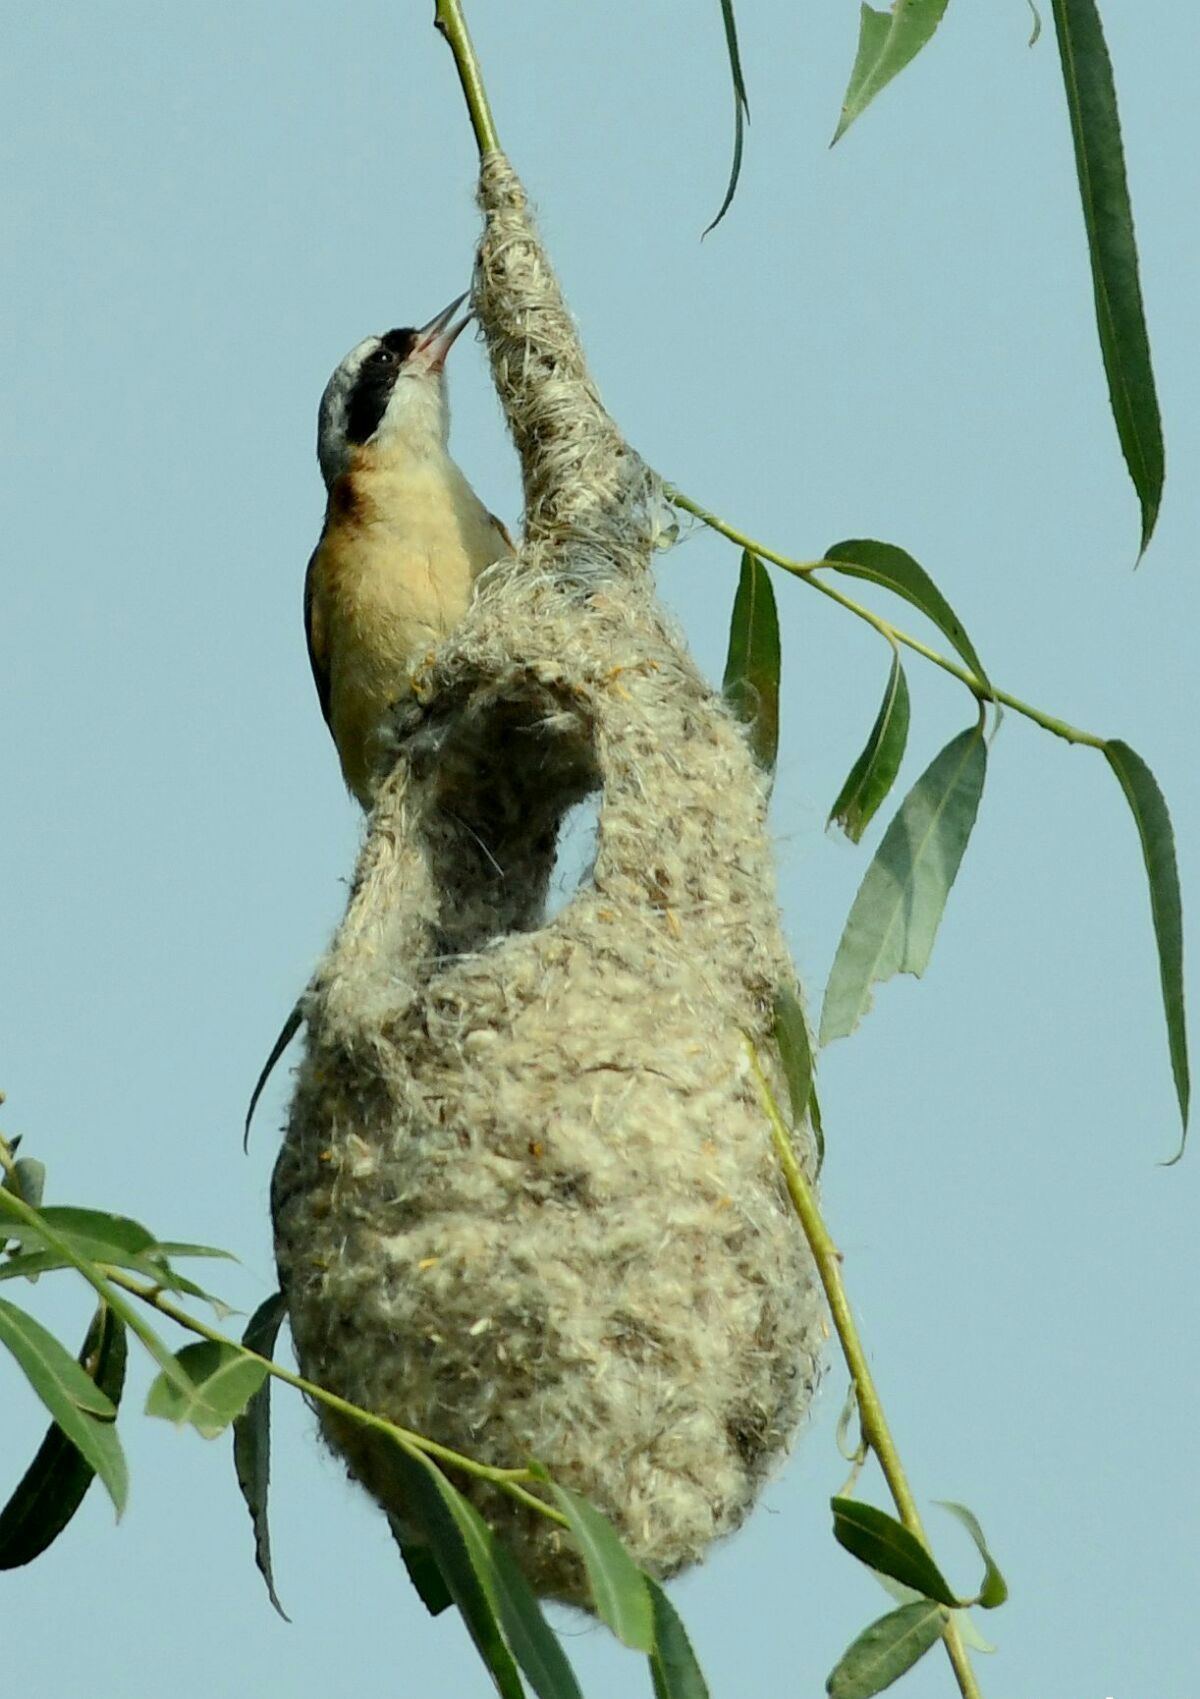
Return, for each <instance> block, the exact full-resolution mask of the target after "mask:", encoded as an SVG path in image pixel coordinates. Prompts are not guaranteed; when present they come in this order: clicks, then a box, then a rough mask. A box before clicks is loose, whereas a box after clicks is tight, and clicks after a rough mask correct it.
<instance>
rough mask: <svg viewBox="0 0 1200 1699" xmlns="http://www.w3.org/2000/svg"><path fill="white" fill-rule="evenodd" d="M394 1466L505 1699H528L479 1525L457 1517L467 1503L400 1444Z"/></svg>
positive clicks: (433, 1468)
mask: <svg viewBox="0 0 1200 1699" xmlns="http://www.w3.org/2000/svg"><path fill="white" fill-rule="evenodd" d="M394 1461H395V1465H396V1469H397V1472H398V1473H399V1475H400V1477H401V1479H402V1480H403V1482H404V1493H405V1499H406V1502H407V1503H408V1504H409V1505H410V1506H411V1507H412V1511H413V1514H414V1517H415V1519H416V1520H417V1521H418V1522H419V1524H420V1527H421V1531H422V1533H423V1534H424V1535H425V1537H426V1539H427V1540H428V1541H429V1544H430V1547H431V1548H432V1551H433V1555H434V1558H435V1560H436V1562H437V1566H438V1568H439V1569H440V1570H441V1573H442V1578H443V1580H444V1581H445V1583H446V1586H447V1588H448V1589H449V1591H450V1594H451V1596H452V1598H453V1599H454V1602H455V1604H456V1605H457V1606H458V1608H459V1611H460V1613H461V1615H462V1619H463V1621H464V1622H465V1623H466V1625H467V1632H468V1633H469V1634H470V1636H471V1639H472V1640H473V1641H474V1642H475V1649H476V1651H477V1652H478V1653H479V1656H480V1657H481V1658H482V1659H483V1663H484V1667H485V1668H486V1669H487V1671H488V1674H489V1675H490V1676H491V1678H492V1682H493V1684H494V1686H495V1688H496V1691H497V1692H498V1693H499V1694H500V1695H501V1699H524V1695H525V1689H524V1685H523V1683H522V1681H521V1677H520V1673H519V1672H518V1670H517V1666H516V1664H515V1662H514V1661H513V1656H512V1653H511V1652H510V1651H509V1648H508V1644H507V1642H506V1640H505V1638H504V1633H503V1630H502V1629H501V1627H500V1619H499V1615H498V1607H497V1605H496V1603H494V1602H493V1600H494V1594H493V1593H492V1592H490V1591H489V1588H491V1586H492V1577H491V1571H490V1565H489V1563H488V1561H487V1559H486V1558H485V1556H484V1555H483V1554H482V1553H481V1551H480V1547H479V1542H478V1539H477V1537H476V1532H477V1531H476V1530H475V1525H474V1524H473V1523H472V1522H471V1521H470V1519H469V1518H466V1517H463V1518H462V1519H461V1520H460V1517H459V1515H458V1514H456V1512H457V1509H458V1506H459V1505H460V1504H461V1503H462V1502H463V1500H462V1496H461V1494H459V1493H457V1492H456V1491H455V1489H454V1488H453V1487H452V1486H451V1485H450V1482H449V1481H448V1480H447V1479H446V1477H445V1476H444V1475H443V1474H442V1472H441V1470H440V1469H438V1468H437V1467H436V1466H435V1465H434V1464H433V1463H431V1462H430V1460H429V1459H428V1458H427V1457H424V1456H422V1455H421V1453H419V1452H416V1451H409V1450H406V1449H404V1448H402V1447H400V1446H398V1447H397V1448H396V1452H395V1458H394Z"/></svg>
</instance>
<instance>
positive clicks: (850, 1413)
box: [834, 1381, 866, 1463]
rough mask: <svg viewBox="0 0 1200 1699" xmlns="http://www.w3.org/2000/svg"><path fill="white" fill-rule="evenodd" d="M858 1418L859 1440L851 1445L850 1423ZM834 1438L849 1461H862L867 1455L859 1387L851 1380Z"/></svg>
mask: <svg viewBox="0 0 1200 1699" xmlns="http://www.w3.org/2000/svg"><path fill="white" fill-rule="evenodd" d="M856 1420H857V1421H858V1441H857V1443H856V1444H855V1445H851V1444H850V1424H851V1422H853V1421H856ZM834 1438H835V1442H836V1444H837V1448H838V1450H839V1451H840V1452H841V1454H842V1456H843V1457H844V1458H845V1459H846V1462H847V1463H858V1462H861V1460H862V1458H863V1456H864V1455H865V1445H866V1441H865V1440H864V1439H863V1436H862V1420H861V1418H860V1417H859V1411H858V1388H857V1387H856V1386H855V1384H854V1382H853V1381H851V1382H850V1384H849V1386H848V1387H847V1388H846V1397H845V1399H844V1400H843V1403H842V1408H841V1413H840V1414H839V1416H838V1419H837V1428H836V1430H835V1434H834Z"/></svg>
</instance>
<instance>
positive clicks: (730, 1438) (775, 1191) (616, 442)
mask: <svg viewBox="0 0 1200 1699" xmlns="http://www.w3.org/2000/svg"><path fill="white" fill-rule="evenodd" d="M481 199H482V205H483V210H484V217H485V228H484V234H483V237H482V239H481V244H480V251H479V257H478V269H477V277H476V290H475V304H476V310H477V313H478V316H479V321H480V324H481V325H482V327H483V330H484V334H485V336H486V340H487V345H488V349H489V353H490V356H491V360H492V366H493V371H494V375H495V380H496V386H497V390H498V392H499V395H500V398H501V401H502V403H503V405H504V408H505V411H506V414H507V416H508V420H509V424H510V427H511V430H512V434H513V438H514V441H515V442H516V445H517V448H518V451H519V453H520V457H521V463H522V468H523V472H524V479H525V498H526V540H525V543H524V545H523V547H522V548H521V550H520V552H519V554H518V555H517V557H516V558H515V559H514V560H511V561H504V562H500V563H498V564H497V565H496V566H494V567H492V568H491V569H490V570H489V571H488V572H487V573H486V574H485V575H484V577H483V579H482V580H481V582H480V586H479V590H478V593H477V596H476V599H475V601H474V603H473V605H472V607H471V609H470V611H469V613H468V614H467V616H466V618H465V619H464V620H463V621H462V623H461V625H460V626H459V627H458V628H457V629H456V630H455V631H454V632H453V633H452V634H451V636H450V637H449V639H448V640H447V641H446V643H445V644H444V645H443V646H442V647H441V648H440V649H439V650H438V651H437V653H436V654H435V655H433V656H432V657H431V658H430V659H429V661H428V662H427V663H426V664H425V665H424V666H423V667H422V668H421V670H420V671H419V672H418V673H417V674H416V675H415V676H414V677H413V678H412V680H411V681H409V682H410V685H411V688H410V689H408V690H407V691H406V693H405V695H404V698H403V700H402V703H401V705H400V707H398V709H397V711H396V715H395V721H394V724H393V725H392V727H391V728H390V730H389V734H388V740H387V746H386V747H381V751H380V759H381V766H383V767H385V768H387V769H389V770H388V772H387V777H386V778H385V779H384V780H383V782H382V783H381V786H380V790H379V795H378V801H377V804H376V807H375V809H374V811H373V813H372V815H371V818H370V821H369V825H368V830H367V836H366V841H365V844H364V847H363V850H362V854H361V857H360V860H359V863H358V868H357V872H356V877H355V882H354V887H353V891H352V894H351V897H350V902H349V906H348V909H347V912H346V916H345V919H344V920H343V922H342V924H341V927H340V928H339V930H338V932H337V934H336V936H335V938H334V940H333V943H332V945H331V947H330V949H329V951H328V953H327V954H326V956H325V957H324V959H323V961H322V962H321V963H320V965H319V967H318V969H317V971H316V974H315V976H314V978H313V981H312V984H311V986H310V988H309V991H308V993H307V997H306V1001H305V1004H304V1013H305V1017H306V1030H307V1040H306V1051H305V1056H304V1060H303V1064H302V1066H301V1070H300V1074H299V1079H298V1083H297V1087H296V1092H295V1097H294V1100H293V1103H292V1106H291V1112H290V1120H289V1124H288V1128H287V1133H286V1139H285V1142H284V1146H283V1150H282V1152H281V1155H280V1157H279V1162H278V1165H277V1168H276V1172H275V1179H274V1186H273V1197H272V1203H273V1211H274V1218H275V1230H276V1249H277V1256H278V1261H279V1268H280V1274H281V1278H282V1281H283V1285H284V1290H285V1292H286V1295H287V1300H288V1305H289V1310H290V1316H291V1325H292V1332H293V1335H294V1338H295V1345H296V1350H297V1353H298V1356H299V1360H300V1363H301V1366H302V1368H303V1370H304V1373H305V1374H306V1375H308V1376H310V1377H311V1378H313V1379H314V1380H316V1381H318V1382H320V1383H321V1384H322V1385H324V1386H326V1387H328V1388H330V1389H331V1390H333V1391H335V1392H337V1393H339V1394H340V1395H341V1396H342V1397H344V1398H347V1399H349V1400H351V1401H352V1402H353V1403H355V1404H358V1405H361V1406H365V1407H366V1408H367V1409H370V1410H373V1411H376V1412H378V1413H379V1414H381V1415H383V1416H386V1417H387V1418H388V1419H390V1420H391V1421H393V1422H396V1423H399V1424H401V1425H403V1426H405V1427H408V1428H412V1429H416V1430H417V1431H419V1432H421V1433H423V1434H425V1435H427V1436H429V1437H431V1438H434V1439H437V1440H439V1441H440V1442H441V1443H442V1444H444V1445H447V1446H450V1447H452V1448H453V1449H455V1450H457V1451H460V1452H465V1453H468V1454H469V1455H471V1456H472V1457H474V1458H476V1459H479V1460H480V1461H483V1462H488V1463H492V1464H497V1465H505V1466H512V1465H517V1466H519V1465H521V1464H523V1463H524V1462H525V1461H526V1460H527V1459H529V1458H530V1457H536V1458H538V1459H540V1460H541V1462H542V1463H544V1464H545V1465H546V1467H547V1468H548V1469H549V1470H550V1471H551V1473H552V1474H553V1475H554V1476H555V1477H556V1478H557V1479H558V1480H559V1481H561V1482H562V1483H563V1484H565V1485H568V1486H572V1487H575V1488H577V1489H578V1490H580V1491H581V1492H583V1493H585V1494H586V1495H587V1496H588V1497H589V1498H590V1499H591V1500H592V1501H593V1502H594V1503H595V1504H596V1505H598V1506H599V1507H600V1509H602V1510H603V1511H604V1512H605V1513H606V1514H607V1515H608V1516H609V1517H611V1518H612V1520H613V1521H614V1522H615V1523H616V1525H617V1527H618V1528H619V1529H620V1531H621V1534H622V1535H623V1537H624V1539H625V1540H626V1542H627V1544H628V1546H629V1547H630V1549H631V1551H632V1552H633V1554H634V1556H635V1557H636V1558H637V1559H638V1561H639V1562H640V1563H642V1564H644V1565H645V1566H646V1568H647V1569H649V1570H650V1571H651V1572H652V1573H653V1574H655V1575H657V1576H660V1577H663V1576H668V1575H671V1574H673V1573H674V1572H675V1571H677V1570H679V1569H681V1568H682V1567H683V1566H685V1565H686V1564H689V1563H693V1562H695V1561H696V1560H697V1559H698V1558H700V1557H701V1556H702V1555H703V1553H704V1552H705V1550H706V1548H707V1547H708V1546H709V1544H710V1543H711V1542H712V1540H713V1539H715V1538H716V1537H717V1536H719V1535H721V1534H724V1533H727V1532H728V1531H730V1530H731V1529H732V1528H734V1527H736V1526H737V1524H738V1523H739V1522H740V1521H741V1520H742V1518H743V1517H744V1516H745V1514H746V1512H747V1510H748V1509H749V1507H750V1505H751V1504H752V1502H753V1500H754V1498H755V1496H756V1493H757V1491H758V1489H759V1487H760V1485H761V1483H762V1482H763V1480H764V1478H765V1477H766V1475H767V1474H768V1472H769V1471H770V1470H771V1468H772V1466H773V1465H775V1464H777V1462H778V1461H779V1459H780V1458H781V1457H782V1455H783V1453H784V1451H785V1449H786V1447H787V1444H788V1441H789V1438H790V1436H791V1434H792V1432H793V1430H794V1428H795V1425H796V1423H797V1421H798V1419H799V1417H800V1415H801V1414H802V1412H803V1410H804V1408H805V1406H806V1404H807V1402H808V1400H809V1398H810V1396H811V1392H812V1388H813V1385H814V1382H815V1379H816V1373H817V1358H818V1353H819V1347H820V1338H821V1333H822V1325H823V1323H822V1309H821V1304H820V1300H819V1297H818V1293H817V1287H816V1280H815V1274H814V1270H813V1267H812V1264H811V1260H810V1258H809V1255H808V1252H807V1249H806V1246H805V1243H804V1239H803V1235H802V1234H801V1232H800V1229H799V1227H798V1224H797V1222H796V1220H795V1218H794V1216H793V1215H792V1213H791V1211H790V1208H789V1205H788V1202H787V1198H786V1194H785V1192H784V1189H783V1185H782V1182H781V1179H780V1175H779V1172H778V1166H777V1162H776V1158H775V1156H774V1154H773V1151H772V1147H771V1141H770V1133H769V1129H768V1127H767V1124H766V1121H765V1119H764V1116H763V1112H762V1108H761V1106H760V1104H759V1102H758V1100H757V1097H756V1095H755V1091H754V1087H753V1082H752V1080H751V1078H750V1076H749V1073H748V1069H747V1065H746V1058H745V1052H744V1044H743V1034H746V1035H748V1036H749V1037H750V1038H751V1039H752V1040H753V1041H754V1042H755V1043H756V1044H757V1046H758V1047H759V1050H760V1052H761V1054H762V1056H763V1058H764V1064H765V1065H766V1067H767V1069H768V1072H769V1073H770V1074H771V1077H772V1080H773V1083H774V1084H775V1085H776V1087H777V1088H779V1089H782V1088H781V1087H780V1081H779V1079H778V1068H777V1064H776V1061H775V1057H774V1051H773V1045H772V1038H771V1031H772V1008H773V1004H774V1000H775V997H776V995H777V993H778V991H779V989H780V988H781V987H784V986H787V987H793V986H794V979H793V974H792V968H791V966H790V963H789V959H788V955H787V951H786V948H785V946H784V943H783V940H782V937H781V934H780V929H779V920H778V914H777V910H776V902H775V882H774V870H773V867H772V861H771V855H770V849H769V844H768V839H767V835H766V829H765V812H766V790H765V785H764V782H763V779H762V777H761V775H760V774H759V773H758V771H757V769H756V768H755V766H754V763H753V761H752V759H751V756H750V754H749V752H748V749H747V747H746V743H745V739H744V736H743V734H742V732H741V730H740V728H739V727H738V725H737V723H736V722H735V721H734V720H733V718H732V717H731V716H730V714H729V712H728V711H727V709H726V707H725V706H724V705H723V703H722V702H721V700H720V699H719V697H717V696H715V695H714V693H713V692H712V690H711V689H710V688H709V686H708V685H707V684H706V683H705V681H704V680H703V679H702V678H701V676H700V675H699V673H698V671H697V670H696V668H695V666H694V664H693V663H692V661H691V659H690V657H689V656H688V654H687V652H686V649H685V648H684V646H683V644H682V642H681V640H680V639H679V637H678V636H677V635H676V633H675V632H674V631H673V630H672V629H671V627H670V626H669V624H668V622H667V621H666V619H665V617H664V615H663V614H662V612H661V610H660V609H659V608H658V606H657V604H656V602H655V599H654V593H653V585H652V579H651V572H650V564H649V563H650V559H651V554H652V546H653V537H654V533H655V529H656V524H657V521H658V517H659V513H660V509H661V497H660V494H659V492H658V489H657V486H656V484H655V482H654V479H653V477H652V476H651V474H650V473H649V472H648V471H647V469H646V468H645V466H644V465H643V463H642V462H641V461H640V460H639V459H638V458H637V456H636V455H635V454H633V453H632V451H631V450H630V449H629V448H628V447H627V446H626V445H625V443H624V442H623V441H622V439H621V436H620V434H619V432H618V431H617V429H616V427H615V425H614V424H613V422H612V421H611V419H610V418H609V417H608V415H607V414H606V413H605V411H604V409H603V407H602V405H601V403H600V401H599V398H598V397H597V395H596V392H595V390H594V388H593V386H592V384H591V380H590V379H589V377H588V374H587V370H586V367H585V365H584V361H583V356H582V353H581V350H580V347H579V343H578V339H577V337H576V334H575V331H574V327H573V325H572V323H571V320H570V318H569V316H568V314H567V312H566V309H565V307H564V305H563V301H562V298H561V295H560V293H559V290H558V286H557V283H556V281H555V279H554V276H553V273H552V272H551V270H550V267H549V263H548V261H547V259H546V256H545V254H544V253H543V251H542V249H541V247H540V245H539V242H538V239H537V236H536V234H535V232H534V229H533V226H532V222H531V219H530V215H529V212H528V208H527V205H526V201H525V196H524V194H523V192H522V189H521V186H520V184H519V182H518V181H517V179H516V177H515V176H514V174H513V172H512V169H511V167H510V166H509V164H508V162H507V160H505V159H504V158H503V156H501V155H497V154H492V155H489V156H488V158H487V159H486V161H485V163H484V167H483V172H482V184H481ZM593 791H599V793H600V812H599V824H598V829H597V845H596V856H595V864H594V868H593V869H592V872H591V875H590V877H588V878H587V880H586V881H585V882H584V884H583V885H582V886H581V887H580V889H579V890H578V891H577V892H576V893H575V894H574V895H573V897H572V898H571V900H570V901H569V902H568V903H567V905H566V907H565V908H564V909H563V910H562V912H561V913H559V914H558V915H557V916H556V917H555V918H554V919H553V920H550V921H547V920H546V919H545V914H544V908H545V899H546V893H547V887H548V882H549V879H550V875H551V872H552V870H553V866H554V857H555V849H556V842H557V837H558V831H559V826H560V823H561V821H562V818H563V816H564V814H565V813H566V811H567V810H568V809H569V808H570V807H571V806H572V805H573V804H575V803H577V802H578V801H580V800H581V799H582V798H584V797H586V796H587V795H589V794H590V793H592V792H593ZM793 1136H794V1139H795V1143H796V1149H797V1153H798V1155H799V1158H800V1160H801V1162H802V1164H803V1165H804V1166H805V1167H806V1168H807V1169H808V1170H809V1172H811V1171H812V1168H813V1164H814V1156H813V1145H812V1139H811V1135H810V1133H809V1131H808V1129H807V1127H803V1126H802V1127H798V1128H797V1129H796V1130H795V1132H794V1135H793ZM320 1419H321V1423H322V1426H323V1429H324V1432H325V1436H326V1438H327V1439H328V1441H329V1443H330V1444H331V1445H332V1446H333V1447H334V1449H335V1450H336V1451H337V1452H339V1453H340V1454H341V1456H342V1457H343V1458H344V1459H345V1461H346V1463H347V1465H348V1467H349V1470H350V1472H351V1474H352V1475H354V1476H355V1477H356V1478H357V1479H358V1480H359V1481H361V1482H362V1483H363V1484H364V1486H366V1487H367V1488H368V1489H369V1490H370V1491H371V1492H372V1493H373V1494H374V1495H375V1497H376V1498H377V1499H378V1500H379V1501H380V1503H381V1504H382V1505H383V1506H384V1508H385V1509H386V1510H388V1511H389V1512H390V1513H391V1515H392V1517H393V1520H394V1521H395V1522H396V1523H397V1525H398V1526H400V1527H402V1528H406V1537H409V1538H411V1537H414V1534H415V1536H416V1537H419V1529H414V1528H413V1527H412V1526H411V1524H406V1506H405V1503H404V1497H403V1491H402V1488H401V1485H400V1482H399V1480H398V1474H397V1469H396V1466H395V1452H394V1449H393V1447H392V1446H391V1444H390V1442H389V1441H388V1440H387V1439H386V1438H385V1437H383V1436H381V1435H379V1434H377V1433H372V1432H371V1431H370V1430H368V1429H365V1428H363V1427H361V1426H359V1425H357V1424H356V1423H354V1422H352V1421H349V1420H346V1419H344V1418H342V1417H340V1416H338V1415H337V1414H336V1413H334V1412H331V1411H329V1410H327V1409H324V1408H322V1409H321V1411H320ZM451 1473H452V1474H453V1471H451ZM455 1479H456V1483H457V1484H458V1485H459V1486H460V1487H461V1488H462V1489H463V1490H464V1491H465V1492H467V1493H468V1494H469V1495H470V1496H471V1498H472V1499H473V1500H474V1502H475V1503H476V1505H477V1506H478V1508H479V1509H480V1510H481V1511H482V1512H483V1514H484V1515H485V1516H486V1517H487V1519H488V1520H489V1522H490V1523H491V1524H492V1526H493V1527H494V1528H495V1529H496V1530H497V1531H498V1532H499V1533H500V1534H501V1536H502V1537H503V1538H504V1539H505V1541H506V1542H507V1543H508V1544H509V1545H510V1547H511V1548H512V1549H513V1550H514V1552H515V1554H516V1556H517V1557H518V1560H519V1561H520V1563H521V1564H522V1567H523V1568H524V1569H525V1571H526V1573H527V1574H528V1575H529V1577H530V1579H531V1580H532V1581H533V1583H534V1585H535V1586H536V1587H537V1588H538V1589H539V1591H541V1592H542V1593H544V1594H546V1595H550V1596H554V1597H559V1598H564V1599H569V1600H572V1601H574V1602H576V1603H585V1602H586V1599H585V1595H584V1581H583V1575H582V1571H581V1568H580V1565H579V1562H578V1559H577V1557H576V1555H575V1554H574V1552H573V1550H572V1548H571V1546H570V1543H569V1541H568V1540H567V1539H566V1537H565V1536H564V1534H563V1532H562V1530H561V1529H560V1528H559V1527H558V1526H557V1525H556V1524H555V1523H553V1522H551V1521H549V1520H547V1519H546V1518H543V1517H540V1516H539V1515H537V1514H536V1513H535V1512H531V1511H529V1510H528V1509H527V1508H525V1507H524V1506H522V1505H521V1504H519V1503H516V1502H514V1501H512V1500H511V1499H509V1498H507V1497H504V1496H502V1495H501V1494H500V1493H499V1492H498V1491H497V1490H496V1489H494V1488H493V1487H491V1486H489V1485H488V1484H486V1483H481V1482H479V1481H476V1480H475V1479H473V1478H471V1477H467V1476H455Z"/></svg>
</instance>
